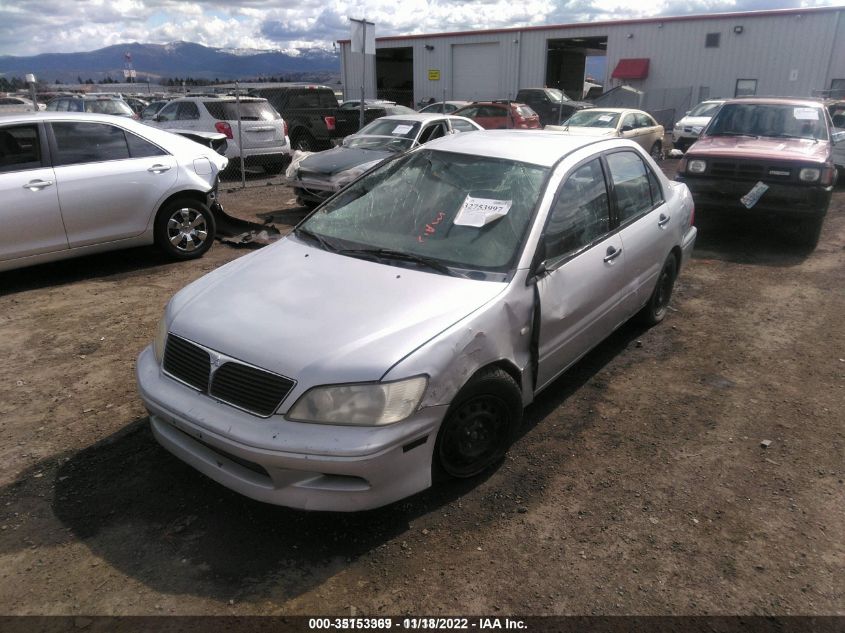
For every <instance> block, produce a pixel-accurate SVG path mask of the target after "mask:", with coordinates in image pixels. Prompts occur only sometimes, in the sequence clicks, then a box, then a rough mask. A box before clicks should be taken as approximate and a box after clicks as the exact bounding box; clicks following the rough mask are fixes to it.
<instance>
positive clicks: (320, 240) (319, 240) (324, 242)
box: [293, 227, 338, 253]
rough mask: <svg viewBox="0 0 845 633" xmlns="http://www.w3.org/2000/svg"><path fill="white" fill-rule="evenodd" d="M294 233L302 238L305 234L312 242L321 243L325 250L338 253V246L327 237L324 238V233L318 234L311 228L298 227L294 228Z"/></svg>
mask: <svg viewBox="0 0 845 633" xmlns="http://www.w3.org/2000/svg"><path fill="white" fill-rule="evenodd" d="M293 233H294V235H296V236H297V237H300V238H301V237H302V236H303V235H304V236H305V237H307V238H308V239H310V240H311V241H312V242H317V244H319V245H320V247H321V248H322V249H323V250H325V251H331V252H333V253H336V252H337V251H338V249H337V247H336V246H334V245H332V244H331V243H330V242H329V241H328V240H327V239H326V238H324V237H323V236H322V235H317V234H316V233H314V232H313V231H311V230H309V229H305V228H302V227H297V228H295V229H294V230H293Z"/></svg>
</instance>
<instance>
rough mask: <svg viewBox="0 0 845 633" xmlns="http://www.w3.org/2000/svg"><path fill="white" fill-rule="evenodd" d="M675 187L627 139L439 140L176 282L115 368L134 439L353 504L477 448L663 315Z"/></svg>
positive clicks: (285, 489)
mask: <svg viewBox="0 0 845 633" xmlns="http://www.w3.org/2000/svg"><path fill="white" fill-rule="evenodd" d="M695 237H696V229H695V227H694V226H693V203H692V198H691V197H690V194H689V191H688V190H687V188H686V186H684V185H683V184H680V183H674V182H671V181H669V180H667V179H666V177H665V176H664V175H663V174H662V173H661V171H660V170H659V169H658V168H657V166H656V164H655V163H654V161H653V160H652V159H651V158H650V157H649V155H648V154H647V153H646V152H645V151H644V150H643V149H642V148H640V147H639V146H638V145H636V144H635V143H633V142H631V141H626V140H622V139H602V138H587V137H571V136H564V135H560V134H556V133H553V132H537V133H533V134H530V135H529V134H525V133H524V132H521V131H518V132H514V131H491V132H486V131H484V132H477V133H474V134H458V135H451V136H448V137H445V138H442V139H438V140H436V141H432V142H431V143H429V144H427V145H425V146H423V147H420V148H417V149H416V150H414V151H411V152H408V153H406V154H403V155H401V156H398V157H396V158H395V159H393V160H389V161H387V162H385V163H384V164H382V165H380V166H379V167H377V168H376V169H374V170H373V171H371V172H369V173H367V174H366V175H364V176H363V177H361V178H359V179H358V180H357V181H355V182H353V183H352V184H351V185H350V186H349V187H347V188H346V189H344V190H343V191H342V192H340V193H339V194H338V195H337V196H335V197H334V198H332V199H331V200H330V201H328V202H327V203H326V204H324V205H322V206H321V207H319V208H318V209H317V210H316V211H314V212H313V213H312V214H311V215H309V216H308V217H307V218H306V219H305V220H304V221H303V222H302V223H300V224H299V226H297V228H296V229H295V231H294V232H293V233H292V234H291V235H289V236H288V237H286V238H285V239H283V240H281V241H280V242H278V243H276V244H274V245H272V246H269V247H266V248H264V249H261V250H259V251H256V252H255V253H252V254H250V255H248V256H246V257H242V258H240V259H238V260H236V261H234V262H232V263H230V264H227V265H226V266H223V267H222V268H220V269H218V270H216V271H214V272H212V273H210V274H208V275H206V276H205V277H203V278H201V279H199V280H197V281H195V282H194V283H192V284H191V285H189V286H188V287H186V288H185V289H183V290H182V291H181V292H179V293H178V294H177V295H176V296H175V297H173V299H172V300H171V301H170V302H169V304H168V305H167V308H166V310H165V313H164V316H163V317H162V319H161V323H160V325H159V328H158V334H157V336H156V339H155V342H154V343H153V344H152V345H150V346H149V347H147V349H145V350H144V351H143V352H142V353H141V355H140V357H139V359H138V364H137V379H138V386H139V391H140V394H141V397H142V398H143V401H144V404H145V405H146V407H147V409H148V411H149V412H150V421H151V424H152V429H153V433H154V435H155V437H156V439H157V440H158V441H159V442H160V443H161V444H162V445H163V446H164V447H165V448H166V449H167V450H169V451H170V452H172V453H173V454H174V455H176V456H177V457H179V458H180V459H182V460H184V461H185V462H187V463H188V464H190V465H192V466H193V467H195V468H196V469H197V470H199V471H201V472H203V473H205V474H206V475H207V476H209V477H211V478H212V479H214V480H216V481H218V482H220V483H221V484H223V485H225V486H227V487H229V488H232V489H233V490H236V491H238V492H240V493H242V494H244V495H247V496H249V497H252V498H254V499H258V500H261V501H265V502H269V503H274V504H280V505H284V506H290V507H295V508H304V509H310V510H334V511H353V510H363V509H367V508H375V507H378V506H382V505H385V504H387V503H390V502H392V501H396V500H398V499H402V498H403V497H406V496H408V495H411V494H414V493H416V492H418V491H421V490H423V489H425V488H427V487H429V486H430V485H431V484H432V482H433V481H436V480H438V479H440V478H449V477H472V476H474V475H477V474H478V473H480V472H482V471H484V470H485V469H487V468H489V467H491V466H493V465H495V464H496V463H497V462H499V461H500V460H501V458H502V456H503V455H504V453H505V452H506V450H507V448H508V446H509V444H510V441H511V439H512V437H513V434H514V431H515V430H516V429H517V428H518V427H519V425H520V422H521V419H522V411H523V407H525V406H526V405H528V404H529V403H531V402H532V400H534V398H535V397H536V396H537V394H538V393H539V392H540V391H542V390H543V389H545V388H547V387H549V386H550V385H553V384H554V380H555V379H556V378H557V377H558V376H560V375H561V374H562V373H563V372H564V371H565V370H566V369H567V368H568V367H569V366H571V365H572V364H573V363H575V362H576V361H577V360H578V359H579V358H581V357H582V356H583V355H584V354H586V353H587V352H588V351H589V350H590V349H591V348H593V347H594V346H595V345H597V344H598V343H599V342H600V341H602V340H603V339H604V338H605V337H607V336H608V335H609V334H610V333H611V332H612V331H613V330H614V329H616V328H617V327H619V326H620V325H621V324H623V323H624V322H625V321H627V320H628V319H630V318H631V317H635V316H636V317H637V318H639V319H641V320H642V321H643V322H645V323H647V324H656V323H658V322H660V321H661V320H662V319H663V318H664V315H665V314H666V311H667V308H668V304H669V300H670V297H671V293H672V288H673V284H674V282H675V278H676V277H677V275H678V273H679V272H680V270H681V268H682V267H683V265H684V263H685V262H686V261H687V259H688V258H689V256H690V253H691V251H692V248H693V244H694V242H695Z"/></svg>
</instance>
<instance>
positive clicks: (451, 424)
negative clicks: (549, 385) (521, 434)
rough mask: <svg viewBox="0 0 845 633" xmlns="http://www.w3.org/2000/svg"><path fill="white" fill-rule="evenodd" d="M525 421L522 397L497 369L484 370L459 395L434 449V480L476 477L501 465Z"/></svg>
mask: <svg viewBox="0 0 845 633" xmlns="http://www.w3.org/2000/svg"><path fill="white" fill-rule="evenodd" d="M521 420H522V395H521V393H520V390H519V387H518V386H517V384H516V382H515V381H514V379H513V378H511V376H510V375H509V374H508V373H507V372H505V371H504V370H502V369H499V368H498V367H491V368H488V369H484V370H481V371H480V372H479V373H477V374H476V375H475V376H473V377H472V378H471V379H470V381H469V382H468V383H467V384H466V385H464V387H463V388H462V389H461V390H460V391H459V392H458V395H457V396H456V397H455V399H454V400H453V402H452V405H451V406H450V407H449V412H448V413H447V414H446V418H445V420H444V421H443V424H442V425H441V426H440V431H439V432H438V434H437V441H436V443H435V447H434V460H433V464H432V473H433V477H434V479H435V480H443V479H448V478H460V479H464V478H468V477H473V476H475V475H477V474H479V473H481V472H482V471H484V470H485V469H487V468H488V467H490V466H492V465H493V464H495V463H496V462H498V461H499V460H500V459H501V458H502V457H503V456H504V454H505V451H507V449H508V447H509V446H510V442H511V438H512V436H513V431H514V429H515V428H517V426H518V425H519V422H520V421H521Z"/></svg>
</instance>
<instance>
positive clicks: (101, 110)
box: [85, 99, 134, 116]
mask: <svg viewBox="0 0 845 633" xmlns="http://www.w3.org/2000/svg"><path fill="white" fill-rule="evenodd" d="M85 111H86V112H94V113H96V114H118V115H120V114H128V115H130V116H131V115H132V114H134V113H133V112H132V108H130V107H129V106H128V105H126V103H124V102H123V101H117V100H114V99H98V100H97V101H86V102H85Z"/></svg>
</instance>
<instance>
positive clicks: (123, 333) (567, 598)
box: [0, 161, 845, 615]
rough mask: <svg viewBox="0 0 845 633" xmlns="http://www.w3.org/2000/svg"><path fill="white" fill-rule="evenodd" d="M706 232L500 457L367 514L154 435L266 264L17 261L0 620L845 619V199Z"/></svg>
mask: <svg viewBox="0 0 845 633" xmlns="http://www.w3.org/2000/svg"><path fill="white" fill-rule="evenodd" d="M673 162H674V161H667V168H668V169H669V170H671V168H672V163H673ZM223 200H224V204H225V206H226V207H227V209H228V210H230V211H231V212H237V214H238V215H240V216H242V217H253V218H258V219H262V218H264V217H268V216H272V217H273V218H274V219H275V221H276V222H277V223H278V224H279V225H284V224H286V223H287V224H291V223H293V222H295V220H296V219H298V218H299V217H301V215H302V213H301V210H297V209H295V208H293V204H294V203H293V201H292V200H291V197H290V193H289V191H288V190H286V189H284V188H279V187H253V188H250V189H249V190H247V191H235V192H232V193H224V197H223ZM697 224H698V226H699V230H700V234H699V241H698V244H697V249H696V253H695V257H694V259H693V261H692V262H691V263H690V265H689V266H688V267H687V268H686V269H685V270H684V271H683V272H682V275H681V278H680V280H679V283H678V285H677V287H676V288H677V290H676V295H675V298H674V300H673V306H672V312H671V314H670V315H669V317H668V318H667V320H666V321H665V322H664V323H663V324H662V325H660V326H658V327H656V328H654V329H651V330H648V331H643V330H641V329H637V328H635V327H633V326H626V327H624V328H623V329H622V330H620V331H618V332H617V333H616V334H615V335H614V336H613V337H611V339H609V340H608V341H606V342H605V343H603V344H602V345H601V346H600V347H599V348H598V349H596V350H595V351H594V352H592V353H591V354H590V355H589V356H588V357H587V358H585V359H584V360H583V361H582V362H581V363H579V364H578V366H576V367H575V368H574V369H573V370H572V371H570V372H568V374H567V375H565V376H564V377H563V378H562V379H560V380H559V381H558V383H557V384H556V385H554V386H553V387H552V388H550V389H548V390H547V391H546V392H544V393H543V394H542V396H541V397H540V398H539V399H538V400H537V402H536V403H535V404H533V405H532V406H531V407H530V408H529V409H528V411H527V425H526V429H525V432H524V433H523V434H522V435H521V437H520V438H519V439H518V441H517V442H516V444H515V445H514V447H513V449H512V450H511V452H510V453H509V456H508V457H507V459H506V461H505V462H504V463H503V464H502V465H501V466H500V467H499V468H498V469H496V470H495V471H493V472H491V473H489V474H487V475H486V476H484V477H482V478H480V479H476V480H473V481H469V482H463V483H456V484H453V485H451V486H446V487H443V488H439V489H436V490H430V491H427V492H424V493H422V494H420V495H417V496H415V497H413V498H411V499H409V500H407V501H404V502H401V503H398V504H394V505H393V506H390V507H388V508H384V509H381V510H377V511H372V512H367V513H362V514H357V515H328V514H319V513H303V512H298V511H292V510H287V509H284V508H277V507H272V506H267V505H262V504H259V503H257V502H253V501H250V500H248V499H245V498H242V497H239V496H238V495H236V494H234V493H231V492H229V491H228V490H226V489H224V488H222V487H221V486H219V485H217V484H216V483H214V482H212V481H210V480H208V479H206V478H204V477H203V476H202V475H200V474H198V473H197V472H195V471H194V470H192V469H191V468H189V467H188V466H186V465H183V464H182V463H181V462H179V461H178V460H176V459H175V458H173V457H171V456H170V455H169V454H168V453H166V452H165V451H164V450H163V449H161V448H160V447H159V446H158V445H157V444H156V443H155V441H154V440H153V438H152V436H151V434H150V431H149V430H148V427H147V423H146V418H145V413H144V409H143V407H142V406H141V402H140V400H139V399H138V397H137V395H136V391H135V384H134V377H133V366H134V361H135V357H136V356H137V354H138V352H139V351H140V350H141V349H142V348H143V347H144V346H145V345H147V343H148V342H149V341H150V340H151V339H152V337H153V332H154V329H155V326H156V322H157V320H158V318H159V316H160V314H161V312H162V308H163V307H164V305H165V303H166V301H167V300H168V298H169V297H170V296H171V295H172V294H173V293H174V292H175V291H177V290H178V289H179V288H181V287H182V286H184V285H185V284H187V283H188V282H190V281H191V280H193V279H196V278H197V277H199V276H201V275H202V274H204V273H205V272H207V271H209V270H212V269H213V268H215V267H217V266H220V265H221V264H223V263H225V262H227V261H229V260H231V259H234V258H236V257H239V256H241V255H243V254H244V253H246V252H247V251H246V250H243V249H236V248H233V247H231V246H227V245H224V244H217V245H215V247H214V248H213V249H212V251H211V252H210V253H209V254H208V255H207V256H206V257H205V258H203V259H202V260H200V261H197V262H192V263H185V264H173V263H167V262H164V261H162V260H161V259H159V258H158V257H157V256H156V255H155V254H154V253H153V251H152V250H151V249H138V250H133V251H129V252H122V253H114V254H109V255H102V256H95V257H89V258H85V259H80V260H76V261H71V262H65V263H60V264H55V265H46V266H40V267H37V268H33V269H28V270H21V271H16V272H10V273H4V274H0V357H2V358H5V359H6V360H5V362H3V363H2V365H0V605H2V606H0V613H4V614H166V613H180V614H232V613H237V614H252V613H258V614H300V613H307V614H346V615H348V614H350V613H357V614H358V615H376V614H449V613H461V612H463V613H479V614H483V613H487V614H510V613H514V614H622V613H636V614H664V613H672V614H705V613H706V614H725V613H742V614H833V613H838V614H845V595H843V594H845V503H843V495H845V484H843V479H845V435H844V434H845V427H843V418H845V416H843V409H845V319H843V316H842V315H843V314H845V250H843V246H844V245H845V190H843V189H842V188H841V187H840V189H839V191H838V192H837V193H836V196H835V202H834V205H833V206H832V207H831V210H830V213H829V215H828V217H827V221H826V223H825V227H824V232H823V235H822V240H821V244H820V245H819V247H818V249H817V250H816V251H815V252H813V253H807V252H804V251H801V250H797V249H795V248H794V247H792V246H790V238H791V234H790V232H789V230H787V229H783V228H781V227H780V225H779V224H778V223H775V222H761V221H759V220H750V219H748V218H745V217H734V218H726V217H723V218H711V217H702V216H701V215H699V217H698V218H697ZM308 309H311V310H315V311H319V306H310V307H309V308H308ZM762 440H770V441H771V446H770V447H769V448H768V449H764V448H762V447H761V444H760V443H761V441H762Z"/></svg>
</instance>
